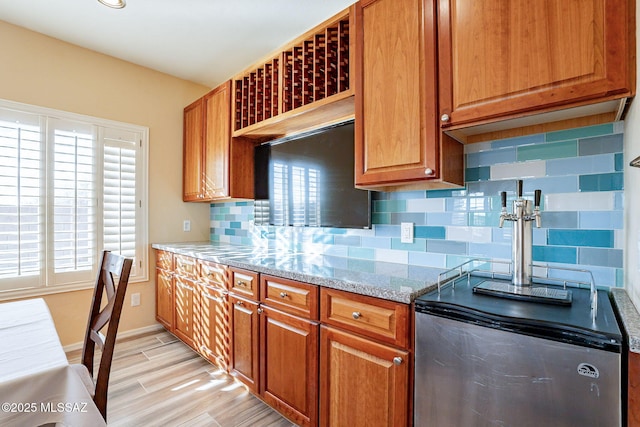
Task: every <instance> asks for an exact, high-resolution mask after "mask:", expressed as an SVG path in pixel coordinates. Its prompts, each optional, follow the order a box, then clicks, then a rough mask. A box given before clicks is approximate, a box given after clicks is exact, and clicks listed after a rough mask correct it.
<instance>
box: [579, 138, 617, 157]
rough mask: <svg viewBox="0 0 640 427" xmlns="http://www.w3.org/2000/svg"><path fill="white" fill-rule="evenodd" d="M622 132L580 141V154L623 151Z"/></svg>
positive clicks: (589, 154)
mask: <svg viewBox="0 0 640 427" xmlns="http://www.w3.org/2000/svg"><path fill="white" fill-rule="evenodd" d="M622 147H623V137H622V134H613V135H606V136H599V137H596V138H586V139H581V140H579V141H578V155H580V156H591V155H594V154H604V153H622Z"/></svg>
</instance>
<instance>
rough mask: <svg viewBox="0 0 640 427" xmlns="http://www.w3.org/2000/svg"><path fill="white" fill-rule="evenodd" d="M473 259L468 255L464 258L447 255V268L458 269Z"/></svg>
mask: <svg viewBox="0 0 640 427" xmlns="http://www.w3.org/2000/svg"><path fill="white" fill-rule="evenodd" d="M473 258H475V257H470V256H468V255H464V256H460V255H455V254H452V255H447V265H446V267H447V268H455V267H458V266H459V265H462V264H464V263H465V262H467V261H469V260H471V259H473Z"/></svg>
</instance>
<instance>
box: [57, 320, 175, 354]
mask: <svg viewBox="0 0 640 427" xmlns="http://www.w3.org/2000/svg"><path fill="white" fill-rule="evenodd" d="M161 329H164V327H163V326H162V325H161V324H160V323H156V324H154V325H149V326H144V327H142V328H137V329H131V330H128V331H124V332H118V339H121V338H130V337H133V336H136V335H141V334H146V333H147V332H153V331H159V330H161ZM82 344H83V343H82V341H80V342H77V343H73V344H69V345H65V346H64V347H63V349H64V352H65V353H68V352H70V351H74V350H82Z"/></svg>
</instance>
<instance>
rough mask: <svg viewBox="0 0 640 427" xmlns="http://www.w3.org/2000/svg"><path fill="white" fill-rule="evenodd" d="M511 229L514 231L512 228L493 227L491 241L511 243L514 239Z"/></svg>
mask: <svg viewBox="0 0 640 427" xmlns="http://www.w3.org/2000/svg"><path fill="white" fill-rule="evenodd" d="M511 231H512V229H511V228H492V229H491V241H492V242H493V243H505V244H506V243H508V244H511V240H512V239H513V237H512V234H511ZM545 244H546V242H545Z"/></svg>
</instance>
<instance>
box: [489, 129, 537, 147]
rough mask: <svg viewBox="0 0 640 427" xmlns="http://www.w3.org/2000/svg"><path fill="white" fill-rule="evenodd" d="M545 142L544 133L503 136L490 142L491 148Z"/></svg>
mask: <svg viewBox="0 0 640 427" xmlns="http://www.w3.org/2000/svg"><path fill="white" fill-rule="evenodd" d="M542 142H545V134H543V133H538V134H535V135H526V136H518V137H515V138H505V139H502V140H498V141H494V142H492V143H491V148H506V147H517V146H520V145H530V144H539V143H542Z"/></svg>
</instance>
